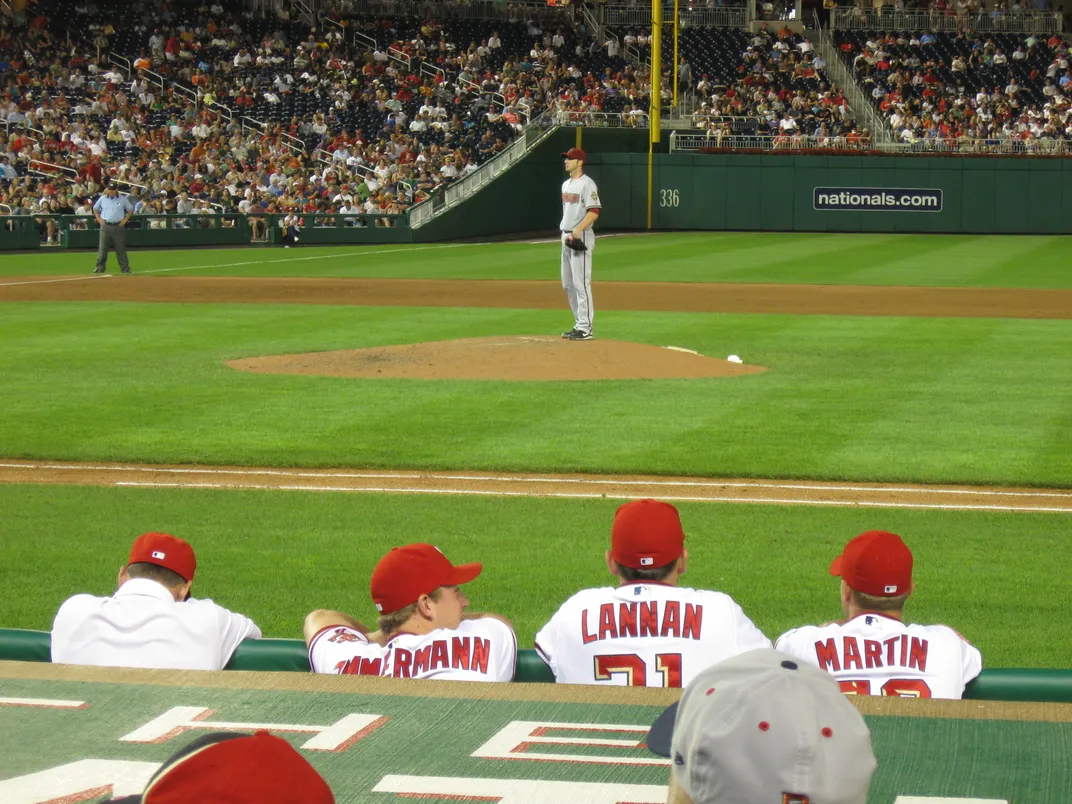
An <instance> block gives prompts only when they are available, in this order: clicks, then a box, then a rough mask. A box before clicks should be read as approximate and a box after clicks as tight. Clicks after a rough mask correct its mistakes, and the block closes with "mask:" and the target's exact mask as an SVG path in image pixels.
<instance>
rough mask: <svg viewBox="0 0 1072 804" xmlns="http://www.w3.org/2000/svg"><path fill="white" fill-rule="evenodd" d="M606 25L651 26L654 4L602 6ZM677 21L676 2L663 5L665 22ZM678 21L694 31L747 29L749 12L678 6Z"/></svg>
mask: <svg viewBox="0 0 1072 804" xmlns="http://www.w3.org/2000/svg"><path fill="white" fill-rule="evenodd" d="M602 11H603V19H602V22H603V23H604V24H605V25H643V26H647V25H651V3H647V4H644V3H640V4H637V5H627V4H625V3H607V4H605V5H603V6H602ZM673 18H674V4H673V2H665V0H664V3H663V21H664V22H667V21H669V20H673ZM678 20H679V21H680V22H681V24H682V25H684V26H688V27H692V28H698V27H703V28H746V27H747V26H748V9H747V8H746V7H744V6H736V7H723V8H707V7H706V6H702V7H692V4H683V3H679V4H678Z"/></svg>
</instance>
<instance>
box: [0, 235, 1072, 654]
mask: <svg viewBox="0 0 1072 804" xmlns="http://www.w3.org/2000/svg"><path fill="white" fill-rule="evenodd" d="M1068 243H1069V240H1068V239H1067V238H1063V239H1062V238H1046V237H991V238H974V237H972V238H967V237H956V236H894V235H878V236H868V235H828V234H824V235H769V234H765V235H744V234H673V235H659V236H652V237H648V236H641V237H621V238H607V239H606V240H603V241H601V242H600V244H599V250H598V256H597V258H596V275H597V279H598V280H610V281H613V280H636V281H663V280H667V281H709V282H740V281H748V282H802V283H829V284H839V283H854V284H884V285H920V286H942V285H944V286H988V287H1009V288H1015V287H1034V288H1054V289H1058V288H1068V287H1072V274H1070V273H1069V272H1068V271H1067V268H1066V263H1067V251H1068ZM556 253H557V247H556V246H555V245H554V244H553V243H551V244H548V243H542V244H490V245H456V244H447V245H429V246H417V247H406V246H379V247H363V248H350V249H345V248H344V249H339V248H334V249H308V250H306V249H301V250H291V251H286V252H284V251H281V250H267V249H266V250H261V249H240V250H203V251H159V252H138V253H135V254H134V255H133V261H134V265H135V270H138V271H156V270H159V271H163V272H165V273H163V274H162V275H164V276H167V275H177V276H185V275H197V274H206V275H208V274H212V275H258V276H271V275H287V276H295V275H296V276H340V277H341V276H355V277H361V276H386V277H413V278H422V277H424V278H518V279H537V278H538V279H553V278H554V276H555V275H556V273H557V268H556V264H557V263H556ZM91 260H92V255H88V254H86V253H81V254H77V253H75V254H67V253H56V252H49V253H42V254H35V255H9V256H5V258H4V259H3V260H0V275H3V276H16V275H18V276H22V275H27V274H38V275H40V276H42V277H43V278H47V277H49V276H57V275H63V274H72V273H82V272H84V271H88V270H89V269H90V267H91V266H90V265H89V263H90V262H91ZM197 265H200V266H204V267H201V268H195V269H191V268H190V266H197ZM172 269H179V270H176V271H174V272H173V274H169V273H167V272H171V270H172ZM110 281H120V280H119V279H114V280H110ZM0 282H2V280H0ZM597 294H598V290H597ZM596 301H597V305H598V295H597V299H596ZM564 314H565V313H564V310H503V309H479V310H478V309H465V308H405V307H393V308H374V307H354V306H348V307H333V306H319V305H311V306H303V305H263V306H254V305H237V304H236V305H214V304H204V305H193V304H187V305H184V304H120V303H45V302H38V303H23V304H15V303H4V304H0V391H2V393H3V395H4V396H3V400H4V401H3V405H0V458H44V459H68V460H75V459H82V460H112V461H119V462H130V461H145V462H193V463H216V464H252V465H281V466H288V465H301V466H355V467H390V468H441V469H459V470H464V469H494V470H525V469H528V470H534V471H592V472H608V473H626V472H635V473H641V472H643V473H649V472H650V473H659V474H696V475H707V476H711V475H714V476H751V477H796V478H817V479H846V480H881V481H932V482H953V481H962V482H968V483H983V484H1023V485H1049V486H1059V487H1072V350H1069V349H1067V348H1065V347H1064V346H1063V344H1067V343H1069V342H1072V321H1059V320H1049V321H1047V320H999V319H971V318H956V319H936V318H931V319H928V318H899V317H874V318H868V317H845V318H839V317H832V316H774V315H721V314H719V315H715V314H696V313H669V312H659V313H643V312H625V311H622V312H605V313H600V317H599V333H600V336H601V337H609V338H613V339H615V340H623V341H635V342H639V343H649V344H655V345H660V346H665V345H675V346H682V347H686V348H690V349H694V350H696V351H698V352H700V353H701V354H706V355H711V356H715V357H724V356H726V355H727V354H730V353H737V354H740V355H742V356H743V357H744V359H745V360H746V361H747V362H749V363H753V364H758V365H765V366H768V367H769V368H770V371H768V372H766V373H764V374H759V375H751V376H748V377H742V378H736V379H732V380H730V379H726V380H714V379H712V380H689V381H684V380H682V381H618V382H598V383H597V382H560V383H495V382H479V383H467V382H426V381H416V380H391V381H385V380H355V379H338V378H318V377H302V376H273V375H254V374H244V373H240V372H235V371H232V370H230V369H228V368H226V366H225V365H224V363H225V361H227V360H229V359H232V358H238V357H250V356H258V355H271V354H282V353H293V352H307V351H320V350H336V349H353V348H360V347H365V346H380V345H387V344H398V343H415V342H420V341H434V340H450V339H455V338H465V337H479V336H491V335H501V334H534V333H548V332H550V333H557V332H559V331H561V329H562V324H563V316H564ZM616 504H617V503H616V502H613V501H609V500H608V501H563V500H541V499H502V500H491V499H480V500H474V499H467V498H466V499H462V498H450V497H442V498H439V497H437V498H434V499H428V498H421V497H400V496H385V495H379V496H377V495H367V494H306V493H298V492H275V493H267V492H266V493H256V492H207V491H201V492H195V491H161V490H153V491H150V490H131V489H92V488H90V489H78V488H64V487H30V486H6V487H5V486H0V511H3V514H4V515H3V516H2V517H0V583H2V584H3V586H2V588H3V589H4V593H3V594H2V595H0V623H2V624H3V625H6V626H13V627H20V626H21V627H32V628H47V626H48V624H49V621H50V619H51V616H52V614H53V612H54V611H55V608H56V606H57V605H58V604H59V602H60V601H61V600H62V599H63V598H64V597H66V596H67V595H69V594H71V593H73V592H75V591H92V592H96V593H99V594H106V593H108V592H109V591H110V590H111V586H112V584H113V581H114V576H115V572H116V570H117V568H118V566H119V565H120V564H121V563H122V562H123V560H124V558H125V556H126V552H127V550H128V549H129V545H130V542H131V541H132V539H133V538H134V536H136V535H137V534H138V533H140V532H143V531H146V530H150V529H163V530H171V531H173V532H175V533H178V534H179V535H182V536H185V537H186V538H189V539H190V540H191V541H192V542H193V543H194V544H195V546H196V547H197V548H198V552H199V555H200V556H201V558H202V560H203V570H202V572H201V574H200V575H199V581H198V594H202V595H210V596H213V597H215V598H216V599H218V600H219V601H220V602H221V603H223V604H224V605H229V606H232V607H233V608H236V609H239V610H243V611H247V612H249V613H250V614H252V615H253V616H254V617H255V618H256V619H258V621H260V622H261V623H262V625H264V627H265V629H266V631H267V633H269V634H271V635H274V636H291V637H293V636H297V635H298V634H299V629H300V623H301V618H302V616H303V615H304V613H305V612H306V611H307V610H309V609H311V608H316V607H322V606H340V607H343V608H351V609H352V610H353V611H354V613H355V614H357V615H358V616H360V617H364V618H371V616H372V611H371V607H370V605H369V604H368V600H367V594H366V586H365V584H366V578H367V574H368V571H369V569H370V568H371V566H372V565H373V563H374V562H375V560H376V559H377V558H378V557H379V555H380V554H382V553H383V552H384V551H385V550H386V549H388V548H389V547H390V546H393V545H394V544H397V543H402V542H410V541H418V540H429V541H433V542H435V543H437V544H439V545H440V546H441V547H443V548H444V549H446V550H447V551H448V554H449V555H451V557H452V558H456V559H457V560H459V561H466V560H470V559H481V560H484V561H486V562H487V566H488V573H487V576H486V577H485V578H482V579H481V581H480V582H479V583H478V584H477V585H474V587H473V590H472V591H473V599H474V605H476V606H479V607H487V608H491V609H501V610H502V611H504V612H505V613H507V614H508V615H510V616H511V617H513V618H514V619H515V621H516V623H517V626H518V631H519V633H520V635H521V637H522V640H523V644H528V643H529V641H530V640H531V637H532V634H533V633H534V632H535V630H536V629H537V628H538V627H539V626H540V625H541V624H542V622H543V621H544V620H545V619H546V617H547V616H549V614H550V612H551V611H552V610H553V608H554V607H555V606H556V605H557V603H558V602H559V601H560V600H562V599H564V598H565V597H566V596H567V595H568V594H570V593H571V592H572V591H574V590H576V589H578V588H581V587H583V586H586V585H590V584H596V583H603V582H605V579H604V577H603V572H604V571H603V570H602V564H601V559H600V556H601V554H602V551H603V550H604V549H605V541H606V535H607V532H608V529H609V523H610V518H611V515H612V513H613V510H614V507H615V505H616ZM682 511H683V515H684V517H685V523H686V528H687V530H688V531H689V533H690V541H689V547H690V550H691V551H692V557H693V563H692V569H691V571H690V573H689V576H688V580H689V582H690V583H692V584H695V585H696V586H703V587H713V588H718V589H724V590H725V591H727V592H730V593H731V594H733V595H734V596H735V597H736V598H737V599H738V600H739V601H740V602H741V603H742V605H744V607H745V609H746V610H747V611H748V612H749V613H750V614H751V615H752V616H753V618H754V619H755V620H756V621H757V623H758V624H759V625H760V626H761V627H762V628H763V629H764V630H765V631H766V632H767V633H768V634H770V635H772V636H776V635H777V634H778V633H780V632H781V631H782V630H784V629H786V628H789V627H791V626H795V625H799V624H801V623H803V622H815V621H823V620H827V619H830V618H833V617H835V616H837V614H838V611H837V605H836V589H837V586H836V582H835V581H833V580H832V579H830V578H829V577H828V576H827V575H826V574H825V571H826V566H827V565H828V563H829V560H830V558H831V556H832V555H834V554H836V553H837V551H838V549H839V548H840V546H841V544H842V543H843V542H844V541H845V540H846V539H847V538H849V537H851V536H852V535H854V534H855V533H858V532H860V531H862V530H865V529H869V528H874V527H884V528H887V529H892V530H895V531H898V532H901V533H902V534H903V535H904V536H905V537H906V539H907V540H908V541H909V544H911V545H912V546H913V548H914V549H915V550H916V553H917V556H918V559H919V561H918V573H917V583H918V584H919V591H918V595H917V599H916V600H915V601H914V603H913V605H912V608H911V610H910V614H911V616H912V617H913V619H918V620H920V621H923V622H933V621H947V622H949V623H950V624H952V625H954V626H955V627H957V628H958V629H959V630H961V631H962V632H964V633H965V634H966V635H967V636H968V637H969V638H971V639H973V641H975V642H977V643H978V644H979V646H980V647H981V649H982V650H983V653H984V656H985V657H986V660H987V663H988V664H989V665H990V666H1024V667H1039V666H1051V667H1070V666H1072V655H1070V652H1072V649H1070V647H1069V641H1068V638H1067V621H1068V615H1069V609H1068V600H1069V599H1070V592H1072V588H1070V579H1069V573H1068V572H1067V571H1064V569H1063V564H1064V563H1067V560H1065V559H1062V558H1061V557H1062V556H1065V555H1067V554H1068V552H1069V532H1070V530H1069V525H1068V519H1067V515H1057V514H1049V515H1046V514H996V513H978V512H977V513H972V512H944V513H943V512H933V511H932V512H926V511H910V510H900V509H888V510H874V509H852V508H829V509H825V508H824V509H816V508H803V507H791V508H780V507H775V506H770V507H757V506H743V505H702V504H688V505H683V506H682ZM1062 562H1063V563H1062Z"/></svg>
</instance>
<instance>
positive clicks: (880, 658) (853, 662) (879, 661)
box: [775, 613, 983, 698]
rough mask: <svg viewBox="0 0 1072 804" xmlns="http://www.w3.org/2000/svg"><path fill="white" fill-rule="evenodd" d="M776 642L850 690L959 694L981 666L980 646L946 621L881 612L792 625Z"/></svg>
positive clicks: (855, 692)
mask: <svg viewBox="0 0 1072 804" xmlns="http://www.w3.org/2000/svg"><path fill="white" fill-rule="evenodd" d="M775 647H776V648H777V649H778V650H781V651H785V652H786V653H789V654H792V655H793V656H796V657H797V658H799V659H803V660H804V661H807V662H810V663H811V664H814V665H817V666H818V667H820V668H822V669H823V670H826V671H828V672H830V673H831V674H833V676H834V678H836V679H837V681H838V684H839V685H840V686H841V691H842V692H844V693H846V694H849V695H889V696H900V697H903V698H960V697H961V696H962V695H963V694H964V687H965V685H966V684H967V683H968V682H969V681H971V680H972V679H973V678H975V677H976V676H977V675H979V673H980V671H982V669H983V657H982V654H980V653H979V650H978V648H976V647H975V646H974V645H972V644H971V643H970V642H968V641H967V640H966V639H964V637H962V636H961V635H960V634H958V633H957V632H956V631H954V630H953V629H952V628H950V627H949V626H946V625H914V624H913V625H906V624H905V623H903V622H901V621H900V620H898V619H895V618H893V617H886V616H884V615H882V614H872V613H864V614H858V615H857V616H855V617H853V618H852V619H851V620H849V621H848V622H845V623H830V624H829V625H821V626H815V625H808V626H804V627H803V628H795V629H793V630H792V631H787V632H786V633H784V634H782V635H781V636H780V637H779V638H778V642H777V644H776V645H775Z"/></svg>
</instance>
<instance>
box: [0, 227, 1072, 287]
mask: <svg viewBox="0 0 1072 804" xmlns="http://www.w3.org/2000/svg"><path fill="white" fill-rule="evenodd" d="M1069 244H1070V240H1069V238H1067V237H1042V236H1019V235H1018V236H992V237H977V236H974V235H971V236H968V235H898V234H884V235H856V234H830V233H820V234H797V233H761V234H753V233H710V232H703V233H701V232H683V233H666V234H658V235H640V236H631V235H629V236H622V237H607V238H603V239H600V240H599V242H598V246H597V249H596V254H597V256H596V258H595V278H596V281H597V282H610V281H635V282H651V281H660V282H760V283H800V284H820V285H914V286H920V287H943V286H944V287H1007V288H1072V273H1070V272H1068V271H1067V270H1066V267H1067V263H1068V253H1069ZM558 251H559V248H558V245H557V243H556V242H542V243H532V242H526V243H487V244H472V245H465V244H457V243H447V244H442V243H440V244H426V245H412V246H411V245H368V246H349V247H319V248H317V247H310V248H305V247H303V248H301V249H292V250H287V251H284V250H282V249H267V248H264V249H262V248H241V249H203V250H161V251H134V252H131V264H132V265H133V267H134V270H135V272H137V273H144V272H149V271H165V272H169V273H170V272H175V271H177V270H181V275H182V276H220V275H225V276H324V277H380V276H388V277H396V278H413V279H548V280H556V279H557V278H558ZM113 259H114V258H113ZM92 263H93V255H92V254H89V253H87V252H54V251H46V252H41V253H33V254H13V255H5V256H4V259H3V260H2V261H0V276H24V275H43V276H56V275H69V274H80V273H87V272H89V271H91V270H92V268H93V265H92ZM597 304H598V297H597Z"/></svg>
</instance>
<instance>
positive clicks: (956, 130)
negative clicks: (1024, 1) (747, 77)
mask: <svg viewBox="0 0 1072 804" xmlns="http://www.w3.org/2000/svg"><path fill="white" fill-rule="evenodd" d="M840 47H841V50H842V53H843V54H844V58H845V59H846V61H847V62H848V63H850V64H851V65H852V67H853V70H854V73H855V76H856V78H857V81H858V83H859V85H860V86H861V87H862V88H863V89H864V91H865V92H866V93H867V94H868V95H869V96H870V98H871V99H872V102H873V103H874V104H875V106H876V107H877V108H878V109H879V110H880V111H881V112H882V113H883V114H884V115H885V116H886V119H887V120H888V121H889V124H890V127H891V129H892V130H893V133H894V136H895V137H896V138H897V139H898V140H899V141H902V142H905V143H909V144H914V143H919V142H921V141H927V140H936V141H938V142H939V143H940V144H942V145H943V146H946V147H950V148H954V147H956V148H960V147H962V146H963V147H969V146H968V143H972V144H973V147H974V146H978V145H979V143H983V144H984V145H988V146H994V145H1006V146H1015V147H1016V148H1017V149H1022V150H1026V151H1035V150H1037V151H1046V152H1063V151H1064V150H1065V149H1067V147H1068V144H1069V143H1070V141H1072V71H1070V69H1069V61H1068V60H1069V54H1068V50H1069V43H1068V40H1067V39H1066V38H1065V37H1064V36H1062V35H1061V34H1058V33H1055V34H1052V35H1050V36H1041V35H1038V36H1036V35H1034V34H1029V35H1027V36H1025V37H1022V38H1020V37H1018V36H1016V35H1014V34H979V33H956V34H943V33H933V32H929V31H924V32H922V33H904V32H893V31H889V32H874V31H872V32H861V33H860V34H858V35H854V34H845V35H843V37H842V42H841V44H840Z"/></svg>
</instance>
